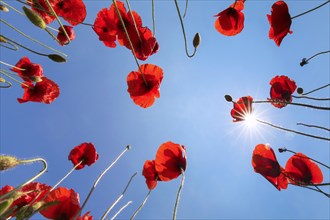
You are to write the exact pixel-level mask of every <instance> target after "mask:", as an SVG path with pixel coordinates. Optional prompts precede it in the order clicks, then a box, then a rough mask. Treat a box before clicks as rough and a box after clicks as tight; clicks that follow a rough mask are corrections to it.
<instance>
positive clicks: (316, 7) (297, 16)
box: [291, 0, 330, 20]
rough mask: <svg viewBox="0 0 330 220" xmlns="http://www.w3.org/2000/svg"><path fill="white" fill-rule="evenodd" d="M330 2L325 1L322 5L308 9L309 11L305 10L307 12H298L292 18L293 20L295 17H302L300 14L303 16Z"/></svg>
mask: <svg viewBox="0 0 330 220" xmlns="http://www.w3.org/2000/svg"><path fill="white" fill-rule="evenodd" d="M329 2H330V0H328V1H326V2H324V3H323V4H321V5H319V6H317V7H315V8H312V9H310V10H308V11H305V12H303V13H301V14H298V15H296V16H293V17H291V20H293V19H295V18H297V17H300V16H302V15H304V14H307V13H309V12H312V11H314V10H316V9H318V8H321V7H322V6H324V5H326V4H328V3H329Z"/></svg>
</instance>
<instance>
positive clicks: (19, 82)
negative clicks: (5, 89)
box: [0, 69, 33, 89]
mask: <svg viewBox="0 0 330 220" xmlns="http://www.w3.org/2000/svg"><path fill="white" fill-rule="evenodd" d="M0 73H1V74H3V75H5V76H6V77H8V78H9V79H11V80H13V81H14V82H17V83H18V84H20V85H23V86H25V87H27V88H30V89H33V87H31V86H29V85H27V84H25V83H24V82H21V81H19V80H17V79H15V78H14V77H12V76H11V75H9V74H8V73H6V71H5V70H1V69H0Z"/></svg>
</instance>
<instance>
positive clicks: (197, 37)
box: [193, 32, 201, 48]
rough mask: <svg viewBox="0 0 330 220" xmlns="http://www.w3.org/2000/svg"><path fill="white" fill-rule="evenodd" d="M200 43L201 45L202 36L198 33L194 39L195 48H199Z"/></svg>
mask: <svg viewBox="0 0 330 220" xmlns="http://www.w3.org/2000/svg"><path fill="white" fill-rule="evenodd" d="M200 43H201V36H200V34H199V33H198V32H197V33H196V34H195V37H194V39H193V46H194V47H195V48H197V47H198V46H199V44H200Z"/></svg>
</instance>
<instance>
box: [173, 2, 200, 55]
mask: <svg viewBox="0 0 330 220" xmlns="http://www.w3.org/2000/svg"><path fill="white" fill-rule="evenodd" d="M174 3H175V7H176V10H177V12H178V15H179V19H180V24H181V29H182V33H183V39H184V47H185V50H186V55H187V56H188V57H189V58H191V57H193V56H195V54H196V51H197V48H196V47H194V52H193V54H191V55H190V54H189V53H188V45H187V36H186V31H185V29H184V24H183V19H182V16H181V12H180V8H179V5H178V1H177V0H174Z"/></svg>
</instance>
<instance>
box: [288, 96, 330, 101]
mask: <svg viewBox="0 0 330 220" xmlns="http://www.w3.org/2000/svg"><path fill="white" fill-rule="evenodd" d="M292 97H293V98H296V99H310V100H315V101H329V100H330V98H314V97H309V96H295V95H292Z"/></svg>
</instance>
